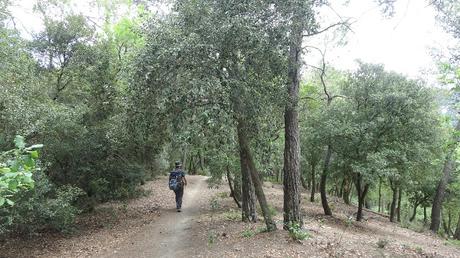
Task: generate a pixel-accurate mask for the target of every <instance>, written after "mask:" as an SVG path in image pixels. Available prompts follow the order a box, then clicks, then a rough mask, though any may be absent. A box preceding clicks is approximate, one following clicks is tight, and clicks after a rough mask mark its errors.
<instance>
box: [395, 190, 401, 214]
mask: <svg viewBox="0 0 460 258" xmlns="http://www.w3.org/2000/svg"><path fill="white" fill-rule="evenodd" d="M401 199H402V189H401V187H399V188H398V208H397V209H396V218H397V220H398V222H401Z"/></svg>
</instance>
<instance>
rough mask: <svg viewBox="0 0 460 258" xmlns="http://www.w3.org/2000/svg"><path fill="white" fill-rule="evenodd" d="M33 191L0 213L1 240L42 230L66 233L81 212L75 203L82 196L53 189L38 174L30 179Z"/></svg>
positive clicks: (63, 188) (77, 191)
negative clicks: (7, 236) (8, 236)
mask: <svg viewBox="0 0 460 258" xmlns="http://www.w3.org/2000/svg"><path fill="white" fill-rule="evenodd" d="M33 177H34V180H35V187H34V188H33V189H31V190H28V191H24V192H21V193H19V194H17V195H16V196H15V198H14V201H15V205H14V206H8V207H2V208H1V209H0V236H5V235H6V234H7V233H10V232H14V233H16V234H30V233H36V232H42V231H45V230H53V231H60V232H64V233H69V232H71V231H72V230H73V226H74V221H75V217H76V216H77V214H78V213H79V212H80V210H79V209H78V208H77V207H76V205H75V201H76V200H77V198H78V197H79V196H81V195H83V194H84V192H83V191H82V190H81V189H80V188H77V187H74V186H61V187H56V186H55V185H54V184H53V183H51V182H50V181H49V180H48V178H47V176H46V175H45V174H44V173H43V172H42V171H40V170H38V171H37V172H35V173H34V175H33Z"/></svg>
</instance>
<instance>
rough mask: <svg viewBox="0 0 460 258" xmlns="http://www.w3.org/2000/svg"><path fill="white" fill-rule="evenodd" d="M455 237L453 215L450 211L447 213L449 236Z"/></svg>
mask: <svg viewBox="0 0 460 258" xmlns="http://www.w3.org/2000/svg"><path fill="white" fill-rule="evenodd" d="M450 235H453V234H452V213H451V212H450V209H449V210H448V211H447V236H450Z"/></svg>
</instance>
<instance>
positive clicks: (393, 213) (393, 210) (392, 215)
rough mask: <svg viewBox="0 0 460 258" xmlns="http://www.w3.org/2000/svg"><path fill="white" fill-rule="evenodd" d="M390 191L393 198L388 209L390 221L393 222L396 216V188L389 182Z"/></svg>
mask: <svg viewBox="0 0 460 258" xmlns="http://www.w3.org/2000/svg"><path fill="white" fill-rule="evenodd" d="M390 185H391V190H392V191H393V198H392V199H391V208H390V221H391V222H395V216H396V203H397V202H398V187H397V186H395V185H394V183H393V182H390Z"/></svg>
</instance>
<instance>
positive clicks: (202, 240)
mask: <svg viewBox="0 0 460 258" xmlns="http://www.w3.org/2000/svg"><path fill="white" fill-rule="evenodd" d="M188 181H189V185H188V186H187V188H186V189H185V195H184V205H183V212H181V213H178V212H176V211H175V209H174V206H175V204H174V193H173V192H172V191H170V190H169V189H168V188H167V179H166V177H161V178H159V179H157V180H154V181H151V182H149V183H147V184H146V185H145V186H144V189H145V190H146V191H147V192H148V193H149V194H148V195H146V196H144V197H141V198H138V199H135V200H131V201H129V202H124V203H123V202H121V203H120V202H114V203H107V204H104V205H101V206H99V207H97V209H96V211H95V212H93V213H90V214H85V215H82V216H80V217H79V219H78V224H77V225H78V227H77V231H76V232H75V233H74V234H71V235H68V236H65V235H62V234H56V233H44V234H40V235H36V236H31V237H30V238H28V239H24V238H21V239H19V238H18V239H9V240H8V241H6V242H3V243H0V257H460V247H458V246H454V245H450V244H447V242H446V241H445V240H444V239H442V238H439V237H437V236H434V235H432V234H430V233H429V232H428V231H421V232H415V231H413V230H410V229H406V228H402V227H400V226H398V225H397V224H394V223H390V222H388V218H386V217H382V216H380V215H378V214H375V213H370V212H365V213H364V215H365V221H363V222H355V221H353V219H352V217H353V214H354V212H355V210H356V208H355V207H354V206H348V205H345V204H343V203H342V202H341V201H339V200H333V199H332V200H331V206H332V208H333V211H334V216H333V217H330V216H324V215H322V208H321V205H320V203H319V202H315V203H311V202H309V201H307V199H306V198H307V196H308V194H304V195H303V196H304V199H303V201H302V203H303V212H304V214H305V228H306V229H307V230H308V232H309V237H308V238H307V239H306V240H303V241H294V240H292V239H291V238H290V237H289V234H288V233H287V232H286V231H284V230H278V231H276V232H270V233H266V232H261V231H262V230H261V229H263V228H264V224H263V222H258V223H251V224H247V223H242V222H241V221H240V213H239V211H237V209H236V208H235V207H236V206H235V204H234V202H233V200H232V199H231V198H229V197H228V187H227V186H221V187H220V188H219V189H210V188H208V187H207V183H206V177H203V176H189V177H188ZM265 194H266V196H267V200H268V201H269V203H270V204H271V205H272V206H273V207H274V209H275V210H276V212H275V211H274V213H276V215H275V219H276V220H277V225H278V228H279V229H281V228H282V203H283V192H282V186H281V185H276V184H271V183H267V184H266V186H265ZM379 243H380V244H381V247H379ZM382 245H384V247H382Z"/></svg>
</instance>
